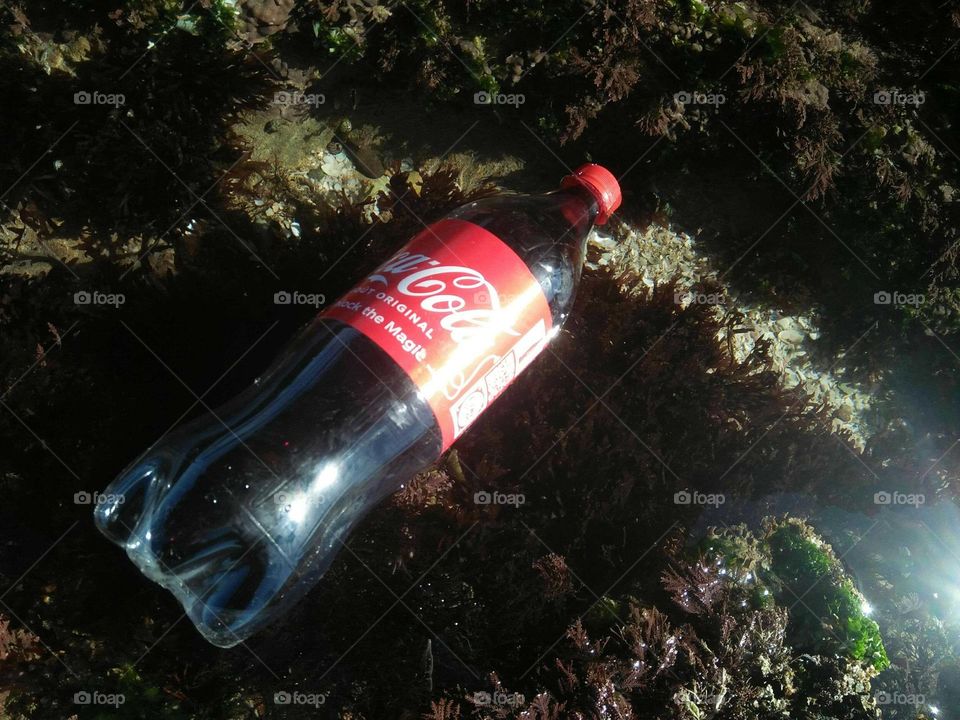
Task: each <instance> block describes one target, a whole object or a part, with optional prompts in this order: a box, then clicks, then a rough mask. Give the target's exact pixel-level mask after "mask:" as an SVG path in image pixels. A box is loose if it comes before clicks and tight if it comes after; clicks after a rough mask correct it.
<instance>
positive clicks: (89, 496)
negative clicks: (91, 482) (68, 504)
mask: <svg viewBox="0 0 960 720" xmlns="http://www.w3.org/2000/svg"><path fill="white" fill-rule="evenodd" d="M125 501H126V498H125V497H124V496H123V493H101V492H92V493H91V492H87V491H86V490H81V491H79V492H75V493H74V494H73V504H74V505H103V504H104V503H111V504H114V503H116V504H119V505H122V504H123V503H124V502H125Z"/></svg>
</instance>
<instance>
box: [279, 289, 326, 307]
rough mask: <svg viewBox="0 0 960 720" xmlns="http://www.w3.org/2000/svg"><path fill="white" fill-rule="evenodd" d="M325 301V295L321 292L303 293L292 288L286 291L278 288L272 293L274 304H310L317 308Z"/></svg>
mask: <svg viewBox="0 0 960 720" xmlns="http://www.w3.org/2000/svg"><path fill="white" fill-rule="evenodd" d="M326 302H327V296H326V295H324V294H323V293H303V292H298V291H296V290H294V291H293V292H287V291H286V290H280V291H278V292H275V293H274V294H273V304H274V305H310V306H311V307H315V308H318V307H320V306H321V305H323V304H324V303H326Z"/></svg>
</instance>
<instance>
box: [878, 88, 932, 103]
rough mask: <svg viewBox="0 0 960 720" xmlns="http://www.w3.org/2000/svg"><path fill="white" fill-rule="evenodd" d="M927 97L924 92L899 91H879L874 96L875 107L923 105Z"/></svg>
mask: <svg viewBox="0 0 960 720" xmlns="http://www.w3.org/2000/svg"><path fill="white" fill-rule="evenodd" d="M926 101H927V96H926V94H925V93H924V92H923V91H922V90H918V91H917V92H913V93H907V92H900V91H899V90H892V89H888V90H877V91H876V92H875V93H874V94H873V104H874V105H917V106H920V105H923V104H924V103H925V102H926Z"/></svg>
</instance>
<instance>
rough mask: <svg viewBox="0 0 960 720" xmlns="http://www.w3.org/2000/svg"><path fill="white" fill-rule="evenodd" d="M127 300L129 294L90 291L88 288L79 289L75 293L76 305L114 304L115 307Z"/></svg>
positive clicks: (74, 300)
mask: <svg viewBox="0 0 960 720" xmlns="http://www.w3.org/2000/svg"><path fill="white" fill-rule="evenodd" d="M126 301H127V296H126V295H124V294H123V293H105V292H100V291H99V290H94V291H93V292H90V291H88V290H78V291H77V292H75V293H74V294H73V304H74V305H112V306H113V307H115V308H118V307H120V306H121V305H123V304H124V303H125V302H126Z"/></svg>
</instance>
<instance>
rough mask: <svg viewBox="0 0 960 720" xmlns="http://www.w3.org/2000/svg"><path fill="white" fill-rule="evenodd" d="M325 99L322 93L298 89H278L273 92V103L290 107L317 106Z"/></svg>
mask: <svg viewBox="0 0 960 720" xmlns="http://www.w3.org/2000/svg"><path fill="white" fill-rule="evenodd" d="M326 101H327V98H326V96H325V95H324V94H323V93H304V92H300V91H299V90H279V91H277V92H275V93H274V94H273V104H274V105H282V106H283V107H291V106H293V105H310V106H311V107H319V106H320V105H323V104H324V103H325V102H326Z"/></svg>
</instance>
